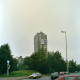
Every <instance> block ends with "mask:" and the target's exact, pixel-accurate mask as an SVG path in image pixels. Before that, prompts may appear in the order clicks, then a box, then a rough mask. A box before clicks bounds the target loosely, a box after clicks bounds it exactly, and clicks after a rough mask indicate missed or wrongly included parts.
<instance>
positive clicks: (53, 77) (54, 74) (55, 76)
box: [51, 72, 59, 79]
mask: <svg viewBox="0 0 80 80" xmlns="http://www.w3.org/2000/svg"><path fill="white" fill-rule="evenodd" d="M58 77H59V75H58V72H54V73H52V74H51V79H56V78H58Z"/></svg>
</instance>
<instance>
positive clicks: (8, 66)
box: [7, 60, 10, 76]
mask: <svg viewBox="0 0 80 80" xmlns="http://www.w3.org/2000/svg"><path fill="white" fill-rule="evenodd" d="M9 62H10V61H9V60H7V75H8V76H9V69H10V65H9Z"/></svg>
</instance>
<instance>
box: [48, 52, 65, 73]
mask: <svg viewBox="0 0 80 80" xmlns="http://www.w3.org/2000/svg"><path fill="white" fill-rule="evenodd" d="M47 60H48V61H47V62H48V68H49V69H48V70H49V72H54V71H57V72H60V71H65V69H66V63H65V61H64V59H63V58H62V56H61V53H60V52H59V51H56V52H50V53H48V59H47Z"/></svg>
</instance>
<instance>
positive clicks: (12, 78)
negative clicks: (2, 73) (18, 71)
mask: <svg viewBox="0 0 80 80" xmlns="http://www.w3.org/2000/svg"><path fill="white" fill-rule="evenodd" d="M23 78H26V76H25V77H5V78H0V80H21V79H23Z"/></svg>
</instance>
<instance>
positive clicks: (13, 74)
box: [0, 70, 36, 77]
mask: <svg viewBox="0 0 80 80" xmlns="http://www.w3.org/2000/svg"><path fill="white" fill-rule="evenodd" d="M34 72H36V71H35V70H20V71H13V72H11V73H10V74H9V76H10V77H20V76H29V75H31V74H32V73H34ZM0 77H7V74H4V75H0Z"/></svg>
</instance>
